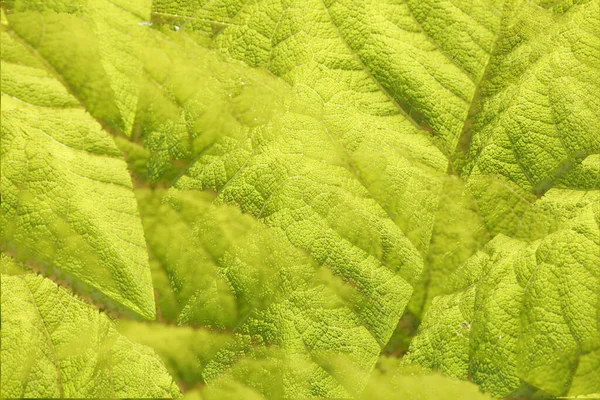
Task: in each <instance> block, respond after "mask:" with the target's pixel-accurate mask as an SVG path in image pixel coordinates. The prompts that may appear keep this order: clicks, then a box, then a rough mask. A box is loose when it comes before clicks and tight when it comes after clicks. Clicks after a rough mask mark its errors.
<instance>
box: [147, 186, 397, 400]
mask: <svg viewBox="0 0 600 400" xmlns="http://www.w3.org/2000/svg"><path fill="white" fill-rule="evenodd" d="M161 197H162V192H155V193H151V192H140V193H139V199H140V205H142V210H143V211H142V215H143V220H144V224H145V226H146V229H147V232H148V237H149V243H150V245H151V252H152V254H154V255H155V256H156V257H157V259H159V260H160V261H159V263H160V266H159V268H161V270H162V271H163V272H164V273H165V274H166V276H168V277H169V282H170V285H167V286H158V285H157V290H158V298H159V301H158V303H159V305H160V304H161V301H160V298H161V295H162V294H163V293H165V294H168V293H171V292H173V293H175V298H174V303H170V305H172V304H175V307H174V308H169V309H170V310H180V313H179V315H178V316H177V320H178V321H179V322H180V323H186V324H193V325H199V326H204V327H211V328H213V329H217V330H222V331H223V332H224V333H227V336H229V337H230V338H231V341H230V343H228V344H227V346H225V347H223V348H222V349H220V351H219V353H218V355H217V356H216V357H214V359H212V360H211V361H210V362H209V363H208V364H207V365H205V366H204V367H203V368H204V371H203V372H202V375H203V376H202V381H208V382H209V383H210V384H211V385H214V382H216V381H218V382H222V381H223V380H224V379H225V380H227V379H234V378H235V379H234V380H236V381H237V380H240V379H241V378H240V376H239V374H245V373H246V372H245V371H247V369H248V368H251V366H252V365H255V364H256V363H259V364H260V365H263V364H264V368H266V370H267V371H268V373H266V372H265V374H266V375H264V376H263V378H261V382H262V383H260V382H254V384H252V383H248V387H250V388H253V389H252V390H254V391H257V393H262V394H265V395H269V393H268V392H267V393H265V392H264V390H267V389H268V390H274V389H273V388H274V387H276V388H277V391H278V392H277V393H279V395H283V394H286V395H287V394H291V393H296V394H298V393H302V395H303V396H311V395H318V396H348V395H349V393H356V392H357V391H358V390H360V388H361V387H362V385H364V383H365V379H366V372H367V371H368V370H369V368H370V365H373V364H374V363H375V361H376V359H377V355H378V353H379V350H380V343H379V341H378V340H377V337H376V336H375V335H376V334H377V331H374V330H375V329H390V328H392V327H393V324H394V323H395V321H393V320H392V319H391V317H389V316H388V315H387V314H386V313H393V312H396V311H394V310H395V307H396V304H395V303H393V302H390V303H391V304H389V305H388V304H386V303H382V302H381V303H379V304H380V305H379V306H380V307H381V308H382V309H383V311H379V312H381V315H382V316H383V317H385V318H386V319H383V318H382V319H383V321H379V322H378V321H377V320H375V319H371V320H366V321H365V319H363V317H362V316H363V315H367V316H368V315H369V313H371V312H372V311H371V310H373V307H374V305H373V302H375V301H381V300H379V299H377V298H375V299H374V300H371V303H366V302H365V297H364V295H363V294H362V293H360V292H359V291H357V290H355V289H352V288H350V287H347V285H346V284H344V282H343V281H342V280H340V279H339V278H337V277H335V276H332V275H331V273H330V272H328V271H327V270H326V269H322V268H321V267H319V265H318V263H317V262H316V260H314V259H313V258H311V257H310V256H309V255H308V254H307V253H306V252H303V251H302V250H300V249H298V248H295V247H294V246H293V245H292V244H291V243H289V240H288V238H287V237H286V235H285V234H284V233H282V232H280V231H279V230H276V229H272V228H268V227H267V226H265V225H264V224H261V223H260V222H259V221H256V220H255V219H254V218H252V217H251V216H250V215H244V214H241V213H240V211H239V209H238V208H236V207H232V206H227V205H215V204H213V201H214V197H213V196H208V195H207V196H204V197H202V196H199V194H198V193H197V192H194V191H188V192H186V191H173V190H172V191H170V193H169V195H168V198H167V199H166V203H163V204H162V205H161V206H158V207H157V206H156V205H157V204H158V203H160V201H161ZM146 207H147V208H146ZM161 207H162V208H161ZM169 207H171V209H170V210H169V209H168V208H169ZM164 208H167V209H164ZM155 211H158V213H156V212H155ZM163 218H168V219H170V220H171V222H172V224H171V226H172V227H173V229H171V230H164V229H162V228H161V227H162V226H163V224H162V223H161V221H164V220H163ZM177 243H179V244H184V246H187V245H186V244H193V246H190V247H189V248H190V249H193V250H190V251H185V252H182V251H179V249H180V248H179V247H178V245H177ZM397 282H401V281H397ZM392 283H394V281H392ZM169 286H170V287H169ZM398 287H399V288H400V289H401V288H403V286H398ZM385 293H387V295H388V296H390V297H391V296H397V295H400V296H401V295H402V292H397V291H394V286H388V290H387V291H386V292H385ZM392 298H394V297H392ZM400 301H401V300H400V299H398V300H397V302H400ZM365 303H366V304H365ZM388 310H389V311H388ZM163 314H164V313H163ZM398 316H399V315H398V314H396V317H395V318H398ZM170 318H171V319H173V314H171V317H170ZM387 318H389V319H387ZM388 321H391V322H388ZM386 324H387V325H386ZM174 329H175V328H174ZM157 350H158V349H157ZM158 351H159V352H160V350H158ZM334 357H338V358H343V359H345V360H346V363H347V364H348V365H349V367H348V368H345V369H334V368H331V367H330V366H329V363H330V360H329V359H331V358H334ZM300 365H302V366H303V367H302V368H300ZM261 368H262V367H261ZM220 375H224V376H223V377H222V376H220ZM227 377H229V378H227ZM196 379H197V380H199V379H200V378H199V377H197V378H196ZM282 379H283V380H282ZM241 380H242V381H243V379H241ZM274 382H279V383H274ZM283 382H285V383H286V384H285V385H284V384H283ZM253 385H254V386H253ZM265 385H266V387H265ZM249 390H250V389H249ZM270 395H273V393H270Z"/></svg>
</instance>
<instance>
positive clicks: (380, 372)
mask: <svg viewBox="0 0 600 400" xmlns="http://www.w3.org/2000/svg"><path fill="white" fill-rule="evenodd" d="M398 364H399V360H398V359H397V358H388V357H381V358H380V359H379V361H378V363H377V367H376V368H375V369H374V370H373V373H372V374H371V379H370V380H369V383H368V384H367V386H366V388H365V390H364V391H363V392H362V393H361V396H360V397H359V398H360V399H375V400H378V399H382V400H383V399H391V398H399V399H419V400H452V399H473V400H486V399H487V400H491V398H492V397H491V396H489V395H487V394H483V393H481V392H480V391H479V388H478V387H477V386H476V385H474V384H473V383H471V382H464V381H460V380H458V379H454V378H449V377H447V376H443V375H442V374H439V373H431V372H428V371H426V370H423V369H421V368H415V367H400V366H399V365H398Z"/></svg>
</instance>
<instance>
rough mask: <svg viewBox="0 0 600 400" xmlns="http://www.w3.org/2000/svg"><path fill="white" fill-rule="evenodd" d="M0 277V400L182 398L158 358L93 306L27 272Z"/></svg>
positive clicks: (44, 279) (45, 279) (50, 282)
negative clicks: (0, 340) (122, 333)
mask: <svg viewBox="0 0 600 400" xmlns="http://www.w3.org/2000/svg"><path fill="white" fill-rule="evenodd" d="M4 262H5V259H4V258H3V263H4ZM1 279H2V286H1V287H2V331H1V336H2V342H1V343H2V385H1V395H2V397H3V398H40V397H41V398H52V397H66V398H74V397H78V398H79V397H86V398H115V397H129V398H131V397H137V398H140V397H162V398H164V397H168V398H171V397H179V396H180V393H179V389H178V388H177V385H176V384H175V382H174V381H173V379H172V378H171V377H170V376H169V374H168V373H167V371H166V369H165V367H164V365H163V363H162V362H161V361H160V359H159V358H158V357H157V356H156V354H155V353H154V352H153V351H152V350H150V349H149V348H147V347H144V346H142V345H139V344H137V343H134V342H131V341H129V340H128V339H126V338H125V337H124V336H122V335H120V334H119V333H118V332H117V330H116V329H115V326H114V324H113V322H112V321H111V320H110V319H109V318H108V317H107V316H106V315H104V314H102V313H99V312H98V310H97V309H95V308H93V307H91V306H90V305H88V304H86V303H84V302H83V301H82V300H80V299H79V298H77V297H75V296H73V295H72V294H71V293H69V292H68V291H66V290H65V289H63V288H61V287H58V286H57V285H56V284H55V283H53V282H52V281H50V280H49V279H47V278H43V277H41V276H39V275H36V274H33V273H26V274H21V275H12V276H9V275H4V274H3V275H2V278H1Z"/></svg>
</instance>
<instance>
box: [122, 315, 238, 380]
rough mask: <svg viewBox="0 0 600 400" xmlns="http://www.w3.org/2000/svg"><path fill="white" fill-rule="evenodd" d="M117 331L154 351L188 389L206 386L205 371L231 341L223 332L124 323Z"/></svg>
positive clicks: (130, 322) (131, 322)
mask: <svg viewBox="0 0 600 400" xmlns="http://www.w3.org/2000/svg"><path fill="white" fill-rule="evenodd" d="M117 329H118V331H119V332H120V333H121V334H123V335H125V336H126V337H127V338H129V339H130V340H131V341H133V342H136V343H140V344H142V345H145V346H148V347H151V348H152V349H154V351H156V353H157V354H158V355H159V356H160V357H161V359H162V360H163V361H164V362H165V364H166V366H167V369H168V371H169V373H170V374H171V376H173V378H174V379H176V380H177V382H178V383H179V386H180V387H184V388H186V389H187V388H191V387H193V386H195V385H198V384H201V383H203V382H204V381H203V379H202V372H203V370H204V367H205V366H206V365H207V364H208V363H209V362H210V360H212V359H213V358H214V357H215V356H216V354H217V353H218V351H219V350H220V349H221V348H223V347H225V346H226V345H227V343H228V342H230V341H231V337H230V335H229V334H226V333H222V332H213V331H210V330H208V329H193V328H191V327H185V326H175V325H163V324H158V323H145V322H137V321H125V320H124V321H120V322H119V323H118V324H117Z"/></svg>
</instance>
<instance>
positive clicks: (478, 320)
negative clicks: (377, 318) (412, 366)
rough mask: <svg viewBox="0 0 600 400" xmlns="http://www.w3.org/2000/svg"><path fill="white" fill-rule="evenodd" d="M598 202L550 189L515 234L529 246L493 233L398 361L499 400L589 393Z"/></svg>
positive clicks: (597, 339)
mask: <svg viewBox="0 0 600 400" xmlns="http://www.w3.org/2000/svg"><path fill="white" fill-rule="evenodd" d="M599 198H600V197H599V195H598V192H595V193H592V192H589V193H587V194H586V193H585V192H577V191H569V190H559V189H552V190H550V191H549V192H548V193H547V194H546V196H545V197H544V198H543V199H542V200H541V201H540V202H538V204H536V206H535V207H534V208H533V209H532V210H531V211H530V213H529V214H528V216H527V217H526V218H525V221H524V222H527V225H526V226H528V227H527V229H526V230H524V231H522V232H520V234H519V236H522V237H523V238H524V239H526V240H533V241H531V242H530V243H529V244H528V243H527V242H526V241H521V240H517V239H511V238H508V237H506V236H504V235H498V236H496V237H495V238H494V239H493V240H492V241H491V242H489V243H488V244H487V245H486V247H485V249H484V251H482V252H479V253H477V254H476V255H474V256H473V257H472V258H470V259H469V260H468V261H467V262H466V263H465V264H464V265H463V266H462V267H461V268H460V269H459V270H458V271H457V273H456V275H455V277H454V279H455V287H454V289H455V292H454V293H453V294H449V295H445V296H441V297H438V298H436V299H435V300H434V301H433V305H432V306H431V308H430V310H429V312H428V313H427V314H426V315H425V319H424V322H423V324H422V325H421V327H420V329H419V332H418V334H417V336H416V338H415V339H414V341H413V342H412V343H411V348H410V351H409V354H408V355H407V357H406V360H407V362H412V363H418V364H421V365H423V366H426V367H429V368H434V369H440V370H442V371H443V372H444V373H446V374H449V375H452V376H456V377H460V378H463V379H466V378H470V379H471V380H472V381H473V382H475V383H478V384H479V385H481V387H482V388H483V389H484V390H486V391H490V392H492V393H494V394H495V395H498V396H507V395H513V396H518V395H531V394H533V393H535V392H536V391H542V393H545V394H546V395H554V396H561V395H583V394H592V393H598V392H599V391H600V386H599V384H600V381H599V380H598V379H597V377H593V376H592V375H591V374H592V373H591V371H592V370H593V368H595V367H594V366H597V365H598V349H600V325H599V321H600V319H599V318H598V315H600V314H599V313H600V296H599V295H600V269H599V268H600V253H599V251H598V249H599V248H600V232H599V230H598V222H599V221H600V216H599V214H598V211H599V210H598V201H599ZM530 228H532V229H530Z"/></svg>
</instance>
